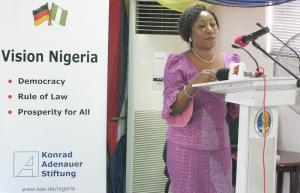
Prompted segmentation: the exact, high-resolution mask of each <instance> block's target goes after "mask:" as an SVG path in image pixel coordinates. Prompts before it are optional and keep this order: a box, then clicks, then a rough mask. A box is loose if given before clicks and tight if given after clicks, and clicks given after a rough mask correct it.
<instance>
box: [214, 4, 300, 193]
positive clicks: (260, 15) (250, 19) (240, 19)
mask: <svg viewBox="0 0 300 193" xmlns="http://www.w3.org/2000/svg"><path fill="white" fill-rule="evenodd" d="M212 11H214V12H215V13H216V15H217V17H218V19H219V22H220V34H219V36H220V37H219V38H220V39H219V45H218V47H219V49H220V50H221V51H223V52H229V53H238V54H240V56H241V60H242V61H244V62H245V63H246V64H247V70H249V71H253V70H255V65H254V62H253V61H252V60H251V58H250V57H249V56H248V55H247V54H246V53H244V52H243V51H242V50H236V49H233V48H231V44H232V43H233V41H234V39H235V38H236V37H237V36H238V35H241V34H248V33H251V32H254V31H256V30H258V29H259V27H257V26H256V22H260V23H261V24H265V23H266V22H265V21H266V9H265V8H234V7H221V6H214V7H213V8H212ZM257 42H258V43H260V45H261V46H262V47H263V48H265V47H266V36H264V37H261V38H260V39H259V40H258V41H257ZM246 49H247V50H248V51H250V52H251V53H252V54H253V55H254V56H255V58H256V59H257V61H258V63H259V65H260V66H261V67H263V68H265V70H266V73H267V76H272V73H273V62H272V61H271V60H270V59H269V58H267V57H266V56H264V55H263V54H262V53H261V52H260V51H259V50H257V49H256V48H255V47H254V46H253V45H248V46H247V47H246ZM278 149H281V150H288V151H294V152H299V153H300V115H298V114H296V113H294V112H293V111H292V110H290V108H288V107H280V115H279V128H278ZM288 192H289V176H288V175H285V177H284V193H288Z"/></svg>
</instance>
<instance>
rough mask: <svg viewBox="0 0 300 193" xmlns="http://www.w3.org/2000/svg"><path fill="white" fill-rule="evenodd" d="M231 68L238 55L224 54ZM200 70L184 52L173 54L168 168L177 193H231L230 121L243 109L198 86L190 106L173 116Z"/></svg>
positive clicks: (167, 79) (167, 96) (166, 109)
mask: <svg viewBox="0 0 300 193" xmlns="http://www.w3.org/2000/svg"><path fill="white" fill-rule="evenodd" d="M223 56H224V64H225V66H226V67H228V66H229V65H230V63H232V62H239V56H238V55H229V54H224V55H223ZM197 73H198V70H197V69H196V68H195V67H194V65H193V64H192V63H191V61H190V60H189V58H187V57H186V55H184V54H180V55H177V54H172V55H170V56H169V58H168V60H167V64H166V67H165V72H164V93H163V94H164V104H163V110H162V117H163V118H164V119H165V120H166V121H167V123H168V131H167V140H168V152H167V167H168V171H169V174H170V179H171V185H172V189H173V193H231V192H232V173H231V172H232V171H231V169H232V168H231V151H230V140H229V130H228V124H227V119H226V118H228V117H231V118H234V117H237V116H238V114H239V108H238V106H237V105H234V104H227V103H226V102H225V100H224V95H223V94H216V93H212V92H209V91H208V90H207V89H206V88H198V89H197V90H196V93H195V96H194V97H193V99H192V100H191V102H190V103H189V106H188V108H187V109H186V110H185V111H184V112H183V113H182V114H180V115H176V116H170V115H169V113H170V111H171V109H170V106H171V105H172V104H173V103H174V102H175V100H176V95H177V93H178V92H179V91H180V90H181V89H182V88H183V86H184V85H186V84H188V82H189V81H190V80H191V79H192V78H193V77H194V76H196V75H197Z"/></svg>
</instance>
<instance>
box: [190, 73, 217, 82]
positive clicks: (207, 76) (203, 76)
mask: <svg viewBox="0 0 300 193" xmlns="http://www.w3.org/2000/svg"><path fill="white" fill-rule="evenodd" d="M216 73H217V71H216V70H215V69H204V70H202V71H201V72H199V73H198V74H197V76H196V77H195V78H193V79H192V80H191V81H190V82H191V83H192V84H198V83H205V82H214V81H216V80H217V77H216Z"/></svg>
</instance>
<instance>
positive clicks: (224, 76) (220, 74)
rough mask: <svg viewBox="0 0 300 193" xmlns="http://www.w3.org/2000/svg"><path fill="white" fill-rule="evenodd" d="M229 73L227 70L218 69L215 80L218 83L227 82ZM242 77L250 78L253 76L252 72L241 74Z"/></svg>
mask: <svg viewBox="0 0 300 193" xmlns="http://www.w3.org/2000/svg"><path fill="white" fill-rule="evenodd" d="M229 73H230V69H229V68H220V69H219V70H218V71H217V73H216V78H217V80H219V81H223V80H228V79H230V77H229ZM243 75H244V77H252V76H253V74H252V72H246V71H244V72H243Z"/></svg>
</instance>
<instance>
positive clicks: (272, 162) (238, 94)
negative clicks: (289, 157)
mask: <svg viewBox="0 0 300 193" xmlns="http://www.w3.org/2000/svg"><path fill="white" fill-rule="evenodd" d="M266 85H267V86H266V90H267V92H266V111H265V113H266V117H267V119H266V120H267V121H265V122H264V123H263V119H262V116H263V98H264V80H263V79H262V78H247V79H241V80H226V81H218V82H212V83H204V84H194V85H193V87H208V88H209V89H210V91H212V92H216V93H224V94H225V100H226V101H227V102H231V103H236V104H239V105H240V118H239V135H238V153H237V176H236V193H263V192H264V177H263V143H264V140H263V124H267V130H266V131H267V137H266V151H265V171H266V192H267V193H275V174H276V154H277V134H278V106H280V105H295V104H300V96H299V95H300V91H299V89H298V88H297V87H296V80H295V79H294V78H290V77H280V78H278V77H276V78H275V77H272V78H267V79H266Z"/></svg>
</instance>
